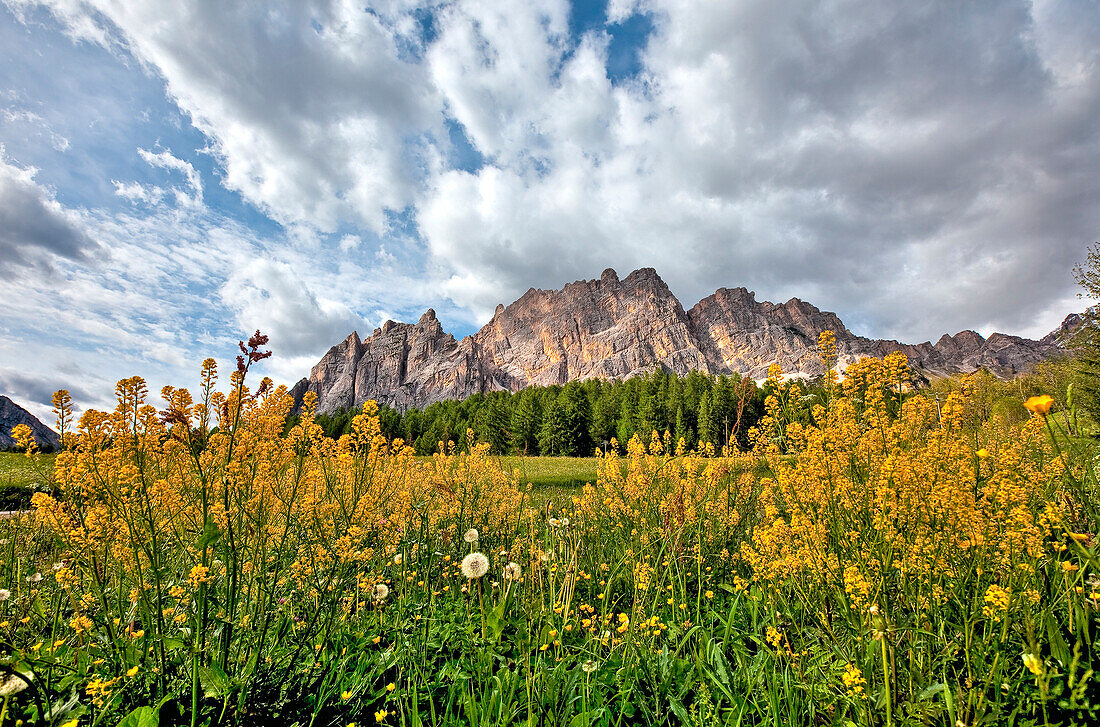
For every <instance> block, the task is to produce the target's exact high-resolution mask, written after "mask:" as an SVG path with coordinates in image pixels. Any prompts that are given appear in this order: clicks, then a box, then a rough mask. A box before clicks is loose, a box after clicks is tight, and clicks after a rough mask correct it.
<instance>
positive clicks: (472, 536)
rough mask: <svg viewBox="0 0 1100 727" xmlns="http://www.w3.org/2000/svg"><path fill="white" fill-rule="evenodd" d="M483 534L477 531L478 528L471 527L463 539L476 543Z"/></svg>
mask: <svg viewBox="0 0 1100 727" xmlns="http://www.w3.org/2000/svg"><path fill="white" fill-rule="evenodd" d="M480 537H481V536H480V535H479V534H478V532H477V528H470V529H469V530H467V531H466V534H465V535H463V536H462V539H463V540H465V541H466V542H467V543H476V542H477V541H478V538H480Z"/></svg>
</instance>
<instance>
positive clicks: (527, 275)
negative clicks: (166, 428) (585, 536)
mask: <svg viewBox="0 0 1100 727" xmlns="http://www.w3.org/2000/svg"><path fill="white" fill-rule="evenodd" d="M1097 37H1100V4H1098V3H1096V2H1094V1H1090V0H1079V1H1076V2H1075V1H1071V0H1067V1H1065V2H1060V1H1058V0H1032V1H1031V2H1023V1H1018V0H988V1H987V0H971V1H968V2H958V1H957V0H951V1H945V2H921V1H919V0H909V1H907V2H884V1H883V0H805V1H802V0H736V1H734V0H729V1H717V0H716V1H713V2H689V1H687V0H606V1H603V0H600V1H596V2H575V3H570V2H566V1H564V0H525V1H524V2H505V1H503V0H501V1H499V2H489V1H487V0H480V1H479V0H449V1H447V2H412V1H411V0H382V1H381V2H370V1H369V0H368V1H367V2H363V0H360V2H354V3H353V2H350V1H341V0H332V1H326V0H269V1H267V2H262V3H259V2H257V3H237V2H231V3H227V2H223V1H222V0H170V1H169V0H47V1H45V2H38V1H35V0H0V280H2V281H3V284H2V288H0V290H2V291H3V293H4V294H3V298H2V301H0V305H2V306H3V310H2V312H0V394H6V395H7V396H9V397H11V398H13V399H14V400H15V401H17V402H18V403H21V404H22V405H24V406H26V407H27V408H28V409H30V410H31V411H32V412H33V413H35V414H38V415H48V412H49V399H50V394H51V393H52V392H53V391H55V390H56V389H59V388H66V389H68V390H70V391H71V392H72V394H73V397H74V399H75V400H76V402H77V404H78V406H79V407H81V408H86V407H93V406H94V407H100V408H103V407H110V406H111V405H112V402H113V392H114V383H115V381H117V380H118V379H121V378H124V377H128V376H132V375H141V376H144V377H145V378H146V379H147V381H148V382H149V385H150V389H151V390H152V391H154V392H156V391H159V389H160V387H161V386H163V385H166V384H171V385H174V386H194V385H195V383H196V382H197V379H198V370H199V366H200V364H201V361H202V360H203V359H204V358H206V357H208V356H213V357H215V358H217V359H218V360H219V361H221V362H222V363H223V370H224V372H225V373H226V377H227V374H228V371H229V369H230V368H231V367H232V365H233V363H232V362H233V357H234V356H235V354H236V344H237V341H238V340H240V339H242V338H243V339H247V338H248V336H249V334H250V333H251V332H252V331H254V330H256V329H259V330H261V331H263V332H264V333H266V334H268V335H270V337H271V349H272V350H273V351H274V356H273V357H272V358H271V359H269V360H268V361H266V362H264V364H262V372H263V373H266V374H269V375H271V376H272V377H273V378H274V379H275V380H276V381H277V382H282V383H287V384H293V382H294V381H296V380H297V379H299V378H301V377H302V376H305V375H307V374H308V372H309V369H310V367H311V366H312V365H313V364H314V363H316V361H317V360H318V359H319V358H320V356H321V355H322V354H323V353H324V352H325V351H326V350H327V349H328V348H329V347H330V346H332V345H334V344H335V343H337V342H339V341H340V340H342V339H343V338H345V337H346V336H347V335H348V334H349V333H350V332H351V331H352V330H358V331H359V333H360V334H361V335H363V336H366V335H369V334H370V332H371V331H372V330H373V329H374V328H376V327H378V326H380V325H381V323H382V322H384V321H385V320H387V319H393V320H404V321H415V320H416V319H418V318H419V316H420V314H421V313H422V312H423V311H424V310H425V309H426V308H428V307H432V308H434V309H435V310H436V312H437V314H438V316H439V318H440V320H441V322H442V323H443V325H444V328H445V329H446V330H447V331H449V332H451V333H453V334H455V336H456V338H457V337H461V336H462V335H466V334H469V333H472V332H473V331H475V330H476V329H477V328H478V327H479V326H480V325H482V324H483V323H485V322H486V321H487V320H488V319H489V318H490V317H491V316H492V312H493V309H494V307H495V306H496V304H497V303H505V304H507V303H509V302H511V301H512V300H514V299H516V298H517V297H519V296H520V295H521V294H522V293H523V292H524V291H526V290H527V289H528V288H529V287H537V288H549V289H553V288H560V287H562V285H564V284H566V283H568V282H571V281H573V280H579V279H591V278H596V277H598V276H599V275H600V273H601V272H602V271H603V269H605V268H607V267H613V268H615V269H616V270H617V271H619V273H620V275H623V276H625V275H626V274H627V273H629V272H630V271H631V270H634V269H636V268H639V267H645V266H648V267H654V268H656V269H657V271H658V272H659V273H660V275H661V276H662V278H664V280H665V281H666V282H667V283H668V284H669V286H670V288H671V289H672V291H673V292H674V293H675V294H676V295H677V296H678V297H679V298H680V300H681V302H682V303H683V304H684V306H685V308H690V307H691V305H693V304H694V303H695V302H696V301H698V300H699V299H700V298H702V297H704V296H706V295H709V294H710V293H712V292H714V290H715V289H717V288H719V287H723V286H725V287H735V286H745V287H747V288H749V289H750V290H753V291H755V292H756V295H757V299H758V300H772V301H778V302H782V301H785V300H787V299H789V298H791V297H796V296H797V297H799V298H802V299H804V300H808V301H810V302H812V303H814V304H815V305H817V306H818V307H820V308H822V309H825V310H831V311H834V312H836V313H837V314H838V315H839V316H840V317H841V319H842V320H843V321H844V322H845V323H846V324H847V326H848V327H849V329H851V330H852V331H853V332H855V333H857V334H861V335H866V336H871V337H876V338H892V339H897V340H901V341H905V342H920V341H924V340H933V341H935V340H936V339H938V338H939V336H940V335H942V334H943V333H955V332H958V331H960V330H963V329H974V330H978V331H979V332H981V333H983V334H986V335H988V334H989V333H991V332H993V331H1002V332H1006V333H1012V334H1018V335H1025V336H1029V337H1040V336H1042V335H1044V334H1045V333H1046V332H1048V331H1050V330H1051V329H1053V328H1055V327H1056V326H1057V325H1058V323H1059V322H1060V321H1061V319H1062V318H1063V317H1064V316H1065V315H1066V314H1068V313H1070V312H1073V311H1078V310H1081V309H1083V308H1084V307H1085V305H1087V302H1086V301H1082V300H1080V299H1078V297H1077V290H1078V288H1077V286H1076V284H1075V283H1074V279H1073V274H1072V270H1073V267H1074V265H1075V264H1077V263H1079V262H1082V261H1083V260H1084V259H1085V255H1086V251H1087V248H1088V246H1089V245H1090V244H1092V243H1093V242H1094V241H1096V240H1097V239H1100V174H1097V172H1096V170H1097V169H1100V123H1098V122H1097V119H1098V118H1100V44H1097V43H1096V38H1097ZM47 421H48V417H47Z"/></svg>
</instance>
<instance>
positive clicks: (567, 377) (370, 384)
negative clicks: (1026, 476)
mask: <svg viewBox="0 0 1100 727" xmlns="http://www.w3.org/2000/svg"><path fill="white" fill-rule="evenodd" d="M1067 320H1069V319H1067ZM826 330H830V331H833V332H834V334H836V337H837V348H838V354H839V355H840V359H841V361H842V362H844V361H850V360H853V359H854V358H857V357H859V356H878V357H881V356H884V355H886V354H887V353H890V352H892V351H901V352H903V353H904V354H905V355H906V356H907V357H908V358H909V361H910V364H911V366H912V367H913V369H914V370H915V371H916V372H917V373H918V374H923V375H925V376H939V375H947V374H952V373H960V372H966V371H973V370H975V369H977V368H978V367H985V368H988V369H989V370H991V371H993V372H994V373H995V374H996V375H998V376H1005V377H1007V376H1012V375H1014V374H1015V373H1018V372H1019V371H1022V370H1023V369H1025V368H1026V367H1028V366H1031V365H1033V364H1034V363H1036V362H1038V361H1040V360H1042V359H1043V358H1045V357H1048V356H1050V355H1054V354H1055V353H1056V352H1057V351H1058V350H1060V349H1059V348H1058V345H1056V344H1055V343H1052V342H1049V341H1046V340H1045V339H1044V341H1029V340H1027V339H1022V338H1018V337H1015V336H1003V335H999V334H998V335H994V336H990V338H989V340H986V339H984V338H983V337H982V336H981V335H980V334H978V333H976V332H974V331H961V332H959V333H957V334H955V335H954V336H943V337H941V338H940V340H939V341H938V342H937V343H936V345H935V346H933V345H932V344H931V343H927V342H925V343H921V344H916V345H911V344H903V343H898V342H897V341H883V340H872V339H867V338H863V337H861V336H856V335H854V334H853V333H852V332H851V331H849V330H848V329H847V328H846V327H845V326H844V323H843V322H842V321H841V320H840V318H839V317H837V315H836V314H835V313H832V312H829V311H822V310H820V309H819V308H817V307H816V306H814V305H813V304H812V303H809V302H806V301H803V300H801V299H799V298H791V299H790V300H788V301H787V302H786V303H778V304H777V303H771V302H768V301H761V302H758V301H757V300H756V295H755V293H753V292H752V291H750V290H748V289H747V288H744V287H735V288H719V289H718V290H717V291H715V292H714V294H712V295H709V296H707V297H706V298H704V299H703V300H701V301H699V302H698V303H696V304H695V305H694V306H693V307H692V308H691V310H689V311H686V312H685V310H684V308H683V306H682V305H681V304H680V301H679V300H678V299H677V298H676V296H675V295H674V294H673V293H672V291H671V290H669V288H668V286H667V285H666V284H665V282H664V280H662V279H661V277H660V275H658V273H657V271H656V270H654V269H653V268H639V269H638V270H635V271H633V272H631V273H630V274H629V275H628V276H627V277H626V278H624V279H621V280H620V278H619V276H618V274H617V273H616V272H615V270H614V269H612V268H608V269H606V270H604V271H603V273H602V274H601V275H600V277H599V278H598V279H596V280H578V281H575V282H573V283H569V284H568V285H565V286H564V287H562V288H561V289H560V290H541V289H536V288H530V289H528V290H527V292H526V293H524V294H523V295H522V296H521V297H520V298H519V299H518V300H516V301H514V302H513V303H511V304H509V305H503V304H501V305H498V306H497V307H496V309H495V311H494V313H493V318H492V319H491V320H490V321H489V322H488V323H486V324H485V326H483V327H482V328H481V329H480V330H479V331H477V333H475V334H473V335H471V336H468V337H466V338H464V339H462V340H461V341H455V339H454V337H453V336H451V335H450V334H448V333H446V332H445V331H444V330H443V327H442V324H441V323H440V322H439V320H438V319H437V318H436V315H435V311H434V310H432V309H430V308H429V309H428V310H427V311H425V313H424V315H422V316H421V317H420V320H419V321H418V322H417V323H416V324H415V325H410V324H407V323H394V322H392V321H387V322H386V323H385V324H384V325H383V326H382V328H380V329H378V330H376V331H375V332H374V333H373V334H372V335H371V336H370V337H369V338H367V339H365V340H363V341H360V340H359V337H358V335H357V334H354V333H353V334H352V335H350V336H348V338H347V339H346V340H345V341H344V342H343V343H341V344H338V345H337V346H334V347H333V348H332V349H330V350H329V352H328V353H327V354H325V356H324V357H323V358H322V359H321V361H320V362H318V364H317V365H316V366H314V367H313V370H312V371H311V372H310V376H309V378H308V379H303V380H302V381H301V382H299V383H298V385H297V386H295V388H294V390H293V391H294V394H295V396H296V397H298V398H299V400H300V398H301V396H302V395H304V393H305V391H307V390H313V391H316V392H317V395H318V400H319V402H320V403H319V405H318V410H319V411H322V412H325V411H329V412H331V411H335V410H337V409H341V408H345V407H349V406H358V405H360V404H362V403H363V402H364V401H366V400H367V399H376V400H377V401H380V402H383V403H387V404H391V405H393V406H395V407H397V408H399V409H405V408H407V407H411V406H416V407H423V406H426V405H427V404H430V403H432V402H434V401H440V400H443V399H460V398H464V397H466V396H469V395H471V394H475V393H484V392H488V391H493V390H501V389H508V390H511V391H518V390H519V389H522V388H524V387H526V386H530V385H533V384H538V385H549V384H564V383H566V382H568V381H572V380H575V379H588V378H593V377H596V378H605V379H610V378H626V377H629V376H634V375H637V374H641V373H644V372H647V371H651V370H652V369H653V368H654V367H661V368H664V369H665V370H668V371H673V372H676V373H679V374H685V373H687V372H689V371H693V370H694V371H703V372H706V373H710V374H731V373H739V374H741V375H744V376H749V377H752V378H756V379H762V378H764V377H765V376H767V371H768V368H769V366H771V365H772V364H773V363H777V364H779V365H780V367H782V369H783V371H784V372H786V373H789V374H801V375H806V376H816V375H818V374H820V373H822V364H821V360H820V357H819V356H818V352H817V339H818V336H819V335H820V334H821V332H822V331H826ZM1052 335H1053V334H1052Z"/></svg>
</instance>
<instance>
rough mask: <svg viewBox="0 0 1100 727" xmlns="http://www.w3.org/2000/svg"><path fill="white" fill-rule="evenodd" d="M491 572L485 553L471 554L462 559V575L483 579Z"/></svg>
mask: <svg viewBox="0 0 1100 727" xmlns="http://www.w3.org/2000/svg"><path fill="white" fill-rule="evenodd" d="M488 572H489V559H488V558H486V557H485V554H484V553H477V552H474V553H470V554H469V555H467V556H466V557H465V558H463V559H462V575H464V576H466V577H467V578H481V577H482V576H483V575H485V574H486V573H488Z"/></svg>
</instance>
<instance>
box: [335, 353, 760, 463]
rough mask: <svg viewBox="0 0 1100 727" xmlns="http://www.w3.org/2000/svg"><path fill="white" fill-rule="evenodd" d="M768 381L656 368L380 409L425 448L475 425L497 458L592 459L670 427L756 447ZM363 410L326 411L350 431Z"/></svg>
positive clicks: (393, 433)
mask: <svg viewBox="0 0 1100 727" xmlns="http://www.w3.org/2000/svg"><path fill="white" fill-rule="evenodd" d="M767 393H768V385H767V384H765V385H764V386H757V385H756V383H755V382H754V381H753V380H752V379H743V378H741V377H740V376H737V375H733V376H710V375H707V374H703V373H699V372H694V371H693V372H691V373H689V374H687V375H686V376H677V375H675V374H671V373H668V372H665V371H661V370H656V371H654V372H652V373H650V374H647V375H644V376H637V377H634V378H630V379H626V380H623V381H604V380H600V379H589V380H587V381H571V382H569V383H568V384H565V385H564V386H530V387H528V388H526V389H523V390H522V391H520V392H518V393H511V392H508V391H494V392H490V393H488V394H474V395H473V396H470V397H468V398H466V399H464V400H462V401H441V402H437V403H435V404H431V405H430V406H428V407H426V408H424V409H409V410H407V411H405V412H399V411H397V410H395V409H393V408H392V407H389V406H385V405H380V406H379V422H380V424H381V426H382V433H383V434H385V435H386V436H387V437H389V438H397V437H400V438H401V439H403V440H405V441H406V442H408V443H409V444H412V445H413V446H414V447H415V448H416V452H417V454H420V455H426V454H433V453H435V452H437V451H439V443H440V442H443V443H447V442H454V443H455V444H456V445H458V446H460V447H463V446H465V443H466V432H467V430H469V431H472V432H473V433H474V437H475V439H476V441H479V442H488V443H489V445H490V448H491V452H492V453H493V454H526V455H569V456H574V457H580V456H590V455H591V454H592V453H593V452H595V450H596V449H601V450H606V449H607V448H609V447H611V446H613V445H612V442H613V441H614V442H620V443H623V444H624V445H625V443H626V442H629V441H630V438H631V437H633V436H634V434H635V433H636V432H640V433H642V434H643V435H645V436H647V437H648V436H649V435H650V434H651V433H652V432H654V431H656V432H659V433H661V434H662V435H663V434H664V432H668V433H669V436H670V437H672V439H673V441H676V442H678V441H679V440H680V439H683V440H684V442H685V444H686V446H687V447H688V448H694V447H695V446H696V445H698V444H700V443H706V442H710V443H712V444H715V445H716V446H718V447H720V446H721V444H723V443H725V442H728V441H729V438H730V437H731V436H733V437H735V438H736V439H737V440H738V441H740V442H743V443H747V441H748V440H747V435H748V430H749V429H750V428H751V427H752V426H753V425H754V424H755V423H756V422H757V420H758V419H759V418H760V417H761V416H762V414H763V412H764V399H765V397H766V396H767ZM356 413H357V410H344V411H338V412H335V413H334V414H331V415H324V414H322V415H319V416H318V417H317V423H318V424H320V425H321V426H322V428H323V429H324V431H325V434H327V435H328V436H331V437H339V436H340V435H342V434H345V433H347V432H348V431H349V428H350V426H351V419H352V417H354V416H355V414H356Z"/></svg>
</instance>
